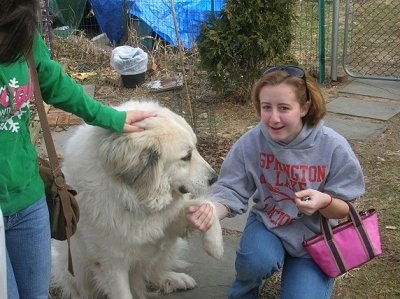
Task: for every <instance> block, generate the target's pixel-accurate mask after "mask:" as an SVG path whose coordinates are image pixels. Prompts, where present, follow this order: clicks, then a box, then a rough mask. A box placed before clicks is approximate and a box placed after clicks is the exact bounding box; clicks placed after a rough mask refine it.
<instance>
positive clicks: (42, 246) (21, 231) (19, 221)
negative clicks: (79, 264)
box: [4, 197, 51, 299]
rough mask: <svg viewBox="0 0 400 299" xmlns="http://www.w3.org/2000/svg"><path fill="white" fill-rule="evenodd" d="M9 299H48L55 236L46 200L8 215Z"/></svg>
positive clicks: (5, 222) (6, 227)
mask: <svg viewBox="0 0 400 299" xmlns="http://www.w3.org/2000/svg"><path fill="white" fill-rule="evenodd" d="M4 227H5V235H6V250H7V262H6V264H7V292H8V298H9V299H18V298H21V299H47V298H48V296H49V286H50V277H51V236H50V225H49V211H48V208H47V203H46V199H45V197H43V198H42V199H40V200H39V201H38V202H36V203H34V204H33V205H31V206H29V207H27V208H26V209H23V210H22V211H19V212H17V213H15V214H14V215H11V216H4Z"/></svg>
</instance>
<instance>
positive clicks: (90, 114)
mask: <svg viewBox="0 0 400 299" xmlns="http://www.w3.org/2000/svg"><path fill="white" fill-rule="evenodd" d="M33 55H34V58H35V63H36V69H37V72H38V76H39V81H40V90H41V92H42V96H43V99H44V100H45V101H46V102H47V103H48V104H50V105H53V106H54V107H57V108H60V109H62V110H65V111H67V112H71V113H73V114H75V115H77V116H79V117H81V118H83V119H84V121H85V122H86V123H88V124H91V125H96V126H100V127H103V128H105V129H111V130H114V131H118V132H121V131H122V130H123V127H124V123H125V119H126V112H122V111H117V110H115V109H113V108H112V107H109V106H106V105H103V104H102V103H100V102H98V101H96V100H95V99H93V98H91V97H89V96H88V95H87V94H85V92H84V91H83V88H82V86H80V85H79V84H77V83H76V82H75V81H74V80H73V79H71V78H70V77H69V76H68V75H67V74H65V72H63V70H62V68H61V66H60V65H59V64H58V63H57V62H55V61H53V60H51V58H50V54H49V51H48V49H47V46H46V44H45V43H44V41H43V39H42V38H41V36H40V35H39V34H37V36H36V38H35V41H34V45H33ZM32 99H33V84H32V80H31V79H30V75H29V70H28V65H27V62H26V61H25V59H19V60H18V61H16V62H15V63H12V64H9V65H0V208H1V210H2V212H3V215H5V216H9V215H12V214H14V213H16V212H18V211H20V210H22V209H24V208H26V207H28V206H30V205H32V204H33V203H35V202H36V201H38V200H39V199H40V198H42V197H43V195H44V185H43V182H42V180H41V178H40V175H39V171H38V163H37V152H36V149H35V146H34V144H32V142H31V137H30V131H29V121H30V104H29V102H30V101H31V100H32Z"/></svg>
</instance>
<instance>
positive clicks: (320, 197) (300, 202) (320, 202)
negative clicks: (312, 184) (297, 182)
mask: <svg viewBox="0 0 400 299" xmlns="http://www.w3.org/2000/svg"><path fill="white" fill-rule="evenodd" d="M295 196H296V197H295V203H296V206H297V208H298V209H299V211H300V212H301V213H303V214H304V215H307V216H310V215H312V214H314V213H315V212H316V211H318V210H320V209H324V208H326V207H328V206H329V205H330V203H331V196H330V195H329V194H326V193H323V192H320V191H317V190H313V189H307V190H302V191H298V192H296V193H295Z"/></svg>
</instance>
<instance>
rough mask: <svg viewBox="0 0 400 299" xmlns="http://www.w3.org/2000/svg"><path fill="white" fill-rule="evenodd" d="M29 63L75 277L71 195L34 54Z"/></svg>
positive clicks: (69, 257) (70, 264)
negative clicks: (72, 255) (45, 105)
mask: <svg viewBox="0 0 400 299" xmlns="http://www.w3.org/2000/svg"><path fill="white" fill-rule="evenodd" d="M26 58H27V61H28V66H29V71H30V74H31V79H32V81H33V87H34V89H33V90H34V94H35V103H36V108H37V113H38V115H39V119H40V125H41V127H42V133H43V139H44V142H45V144H46V150H47V155H48V157H49V162H50V168H51V172H52V174H53V176H54V183H55V185H56V186H57V190H58V193H59V195H60V199H61V206H62V209H63V215H64V217H65V220H66V224H67V226H66V236H67V242H68V270H69V272H70V273H71V274H72V275H73V273H74V270H73V266H72V257H71V249H70V238H71V236H72V217H73V216H72V208H71V203H70V199H69V194H68V190H67V184H66V182H65V178H64V174H63V173H62V171H61V167H60V163H59V162H58V158H57V152H56V148H55V146H54V142H53V138H52V136H51V132H50V128H49V123H48V120H47V114H46V111H45V109H44V103H43V102H44V101H43V97H42V93H41V91H40V85H39V78H38V74H37V70H36V66H35V61H34V58H33V54H32V52H30V53H29V54H28V56H27V57H26Z"/></svg>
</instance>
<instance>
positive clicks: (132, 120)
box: [123, 110, 157, 133]
mask: <svg viewBox="0 0 400 299" xmlns="http://www.w3.org/2000/svg"><path fill="white" fill-rule="evenodd" d="M153 116H157V114H156V113H154V112H150V111H139V110H138V111H136V110H130V111H127V112H126V119H125V125H124V129H123V132H124V133H133V132H140V131H143V130H144V129H143V128H142V127H140V126H139V125H137V124H136V123H137V122H139V121H141V120H143V119H145V118H148V117H153Z"/></svg>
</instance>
